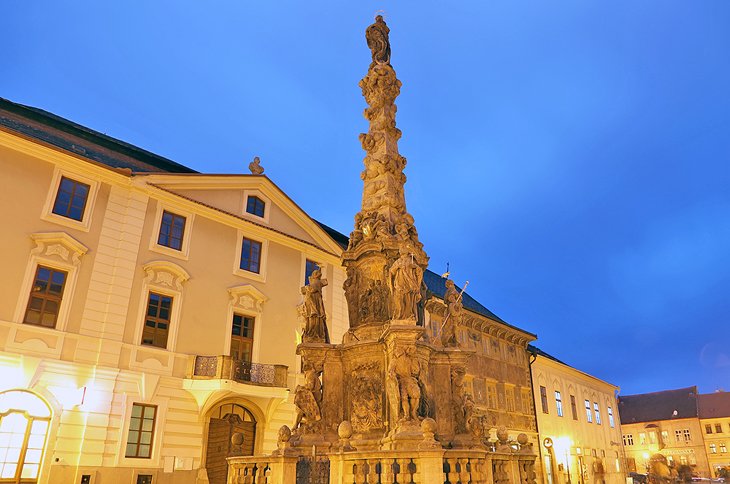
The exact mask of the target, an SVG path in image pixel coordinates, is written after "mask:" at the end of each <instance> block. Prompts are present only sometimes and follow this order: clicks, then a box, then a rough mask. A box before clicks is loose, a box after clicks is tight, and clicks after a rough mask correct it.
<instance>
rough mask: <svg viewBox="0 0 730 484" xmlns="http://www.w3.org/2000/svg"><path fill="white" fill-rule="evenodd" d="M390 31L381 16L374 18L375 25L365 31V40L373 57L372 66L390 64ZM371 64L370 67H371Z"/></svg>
mask: <svg viewBox="0 0 730 484" xmlns="http://www.w3.org/2000/svg"><path fill="white" fill-rule="evenodd" d="M388 34H390V29H389V28H388V26H387V25H385V21H384V20H383V16H382V15H378V16H377V17H375V23H374V24H372V25H371V26H369V27H368V28H367V29H365V39H366V40H367V41H368V47H369V48H370V50H371V52H372V55H373V64H375V63H378V64H390V40H389V39H388ZM373 64H371V67H372V65H373Z"/></svg>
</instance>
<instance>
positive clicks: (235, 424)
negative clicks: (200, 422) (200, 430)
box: [205, 413, 256, 484]
mask: <svg viewBox="0 0 730 484" xmlns="http://www.w3.org/2000/svg"><path fill="white" fill-rule="evenodd" d="M235 433H241V434H242V435H243V445H242V446H241V448H240V449H239V448H236V447H235V446H234V445H233V443H232V442H231V438H232V437H233V434H235ZM255 438H256V422H255V421H252V420H248V421H245V420H244V419H242V418H241V416H240V415H237V414H235V413H228V414H225V415H223V416H222V418H215V417H213V418H211V419H210V425H209V426H208V451H207V454H206V458H205V468H206V470H207V471H208V480H209V481H210V484H226V481H227V478H228V462H227V461H226V458H228V457H232V456H234V455H253V450H254V443H255Z"/></svg>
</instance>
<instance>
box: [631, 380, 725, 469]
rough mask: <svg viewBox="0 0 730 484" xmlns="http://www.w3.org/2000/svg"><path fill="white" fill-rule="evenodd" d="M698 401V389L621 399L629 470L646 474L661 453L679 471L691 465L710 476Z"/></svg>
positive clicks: (690, 388) (646, 394)
mask: <svg viewBox="0 0 730 484" xmlns="http://www.w3.org/2000/svg"><path fill="white" fill-rule="evenodd" d="M698 400H699V396H698V394H697V387H696V386H693V387H688V388H680V389H677V390H666V391H661V392H654V393H644V394H639V395H625V396H621V397H619V414H620V415H621V432H622V433H623V443H624V448H625V450H626V457H627V464H628V468H629V471H631V472H639V473H646V472H647V469H648V465H649V460H650V459H651V457H652V456H653V455H654V454H661V455H663V456H664V457H665V458H666V459H667V461H668V463H669V465H670V466H672V467H674V468H675V469H679V467H680V466H690V468H691V469H692V473H693V474H695V475H697V476H699V477H710V467H709V462H708V459H707V453H706V451H705V441H704V438H703V437H704V435H703V434H704V426H703V425H702V424H701V423H700V417H699V403H698ZM712 421H713V423H714V421H715V420H714V419H713V420H712ZM727 430H730V429H727Z"/></svg>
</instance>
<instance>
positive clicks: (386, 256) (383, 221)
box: [343, 15, 428, 341]
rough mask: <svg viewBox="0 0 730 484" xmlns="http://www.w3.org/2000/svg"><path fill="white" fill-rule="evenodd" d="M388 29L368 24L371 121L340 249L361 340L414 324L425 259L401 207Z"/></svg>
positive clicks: (366, 85) (354, 330)
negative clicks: (356, 199)
mask: <svg viewBox="0 0 730 484" xmlns="http://www.w3.org/2000/svg"><path fill="white" fill-rule="evenodd" d="M389 32H390V30H389V29H388V27H387V25H386V24H385V22H384V21H383V17H382V16H380V15H378V16H377V17H376V19H375V23H374V24H372V25H371V26H369V27H368V28H367V30H366V31H365V37H366V39H367V43H368V47H369V48H370V50H371V52H372V62H371V64H370V68H369V69H368V73H367V75H366V76H365V77H364V78H363V79H362V80H361V81H360V87H361V89H362V93H363V96H364V97H365V100H366V101H367V103H368V107H367V108H366V109H365V113H364V114H365V118H366V119H367V120H368V121H369V123H370V127H369V129H368V132H367V133H363V134H361V135H360V142H361V143H362V147H363V149H364V150H365V151H366V156H365V159H364V160H363V161H364V164H365V169H364V170H363V172H362V174H361V178H362V180H363V194H362V206H361V210H360V211H359V212H358V213H357V214H356V215H355V228H354V230H353V231H352V233H351V234H350V245H349V247H348V249H347V251H345V253H344V254H343V264H344V265H345V267H346V268H347V280H346V281H345V285H344V288H345V296H346V298H347V303H348V310H349V319H350V333H349V335H348V336H349V337H350V338H352V336H354V337H355V338H356V339H357V340H358V341H361V340H363V338H365V339H373V338H377V335H379V334H380V333H381V332H382V330H383V326H384V325H385V324H386V323H388V322H391V323H392V324H411V325H413V326H415V325H416V320H417V318H418V313H419V311H418V309H417V307H418V305H419V303H420V302H421V297H422V280H423V271H424V270H425V269H426V266H427V265H428V257H427V256H426V253H425V252H424V250H423V244H421V243H420V242H419V240H418V233H417V231H416V227H415V225H414V220H413V217H412V216H411V215H410V214H409V213H408V211H407V210H406V202H405V195H404V184H405V181H406V177H405V175H404V174H403V168H404V167H405V166H406V159H405V157H403V156H402V155H401V154H400V153H398V140H399V139H400V137H401V131H400V130H399V129H398V128H396V126H395V113H396V106H395V98H396V97H398V94H400V87H401V82H400V81H399V80H398V79H397V77H396V74H395V70H393V67H392V66H391V65H390V42H389V38H388V34H389Z"/></svg>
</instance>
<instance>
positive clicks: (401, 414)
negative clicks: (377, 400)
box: [386, 346, 421, 421]
mask: <svg viewBox="0 0 730 484" xmlns="http://www.w3.org/2000/svg"><path fill="white" fill-rule="evenodd" d="M415 352H416V348H415V346H406V347H395V349H394V350H393V355H392V356H393V357H392V359H391V360H390V364H389V365H388V383H387V388H386V390H387V394H388V401H389V402H390V405H391V412H395V415H397V416H398V417H397V419H396V420H398V421H403V420H418V410H419V407H420V406H421V385H420V382H419V379H420V376H421V365H420V364H419V362H418V359H417V358H416V356H415Z"/></svg>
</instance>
